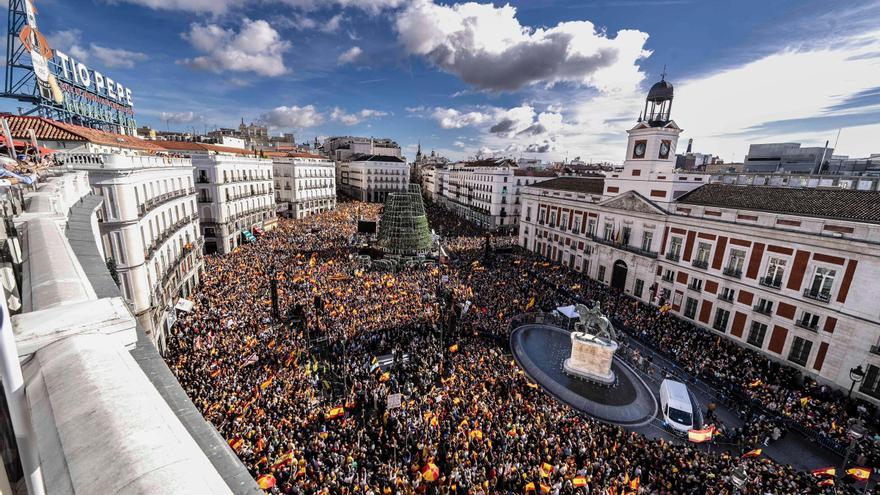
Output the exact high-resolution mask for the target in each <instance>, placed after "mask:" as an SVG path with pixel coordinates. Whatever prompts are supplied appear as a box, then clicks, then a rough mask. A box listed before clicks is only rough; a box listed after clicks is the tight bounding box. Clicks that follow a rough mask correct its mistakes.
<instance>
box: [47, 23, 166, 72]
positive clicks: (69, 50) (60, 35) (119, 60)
mask: <svg viewBox="0 0 880 495" xmlns="http://www.w3.org/2000/svg"><path fill="white" fill-rule="evenodd" d="M49 45H50V46H51V47H52V48H55V49H58V50H61V51H63V52H64V53H66V54H68V55H70V56H72V57H73V58H75V59H76V60H78V61H80V62H83V63H86V62H89V61H90V60H92V59H97V60H98V61H99V63H100V64H102V65H103V66H104V67H110V68H115V67H124V68H126V69H132V68H134V66H135V64H136V63H137V62H143V61H144V60H147V59H148V58H149V56H147V54H146V53H141V52H134V51H130V50H125V49H122V48H107V47H104V46H101V45H99V44H97V43H89V45H88V46H86V45H85V44H84V43H83V41H82V31H80V30H79V29H67V30H63V31H57V32H55V33H54V34H52V35H51V36H49Z"/></svg>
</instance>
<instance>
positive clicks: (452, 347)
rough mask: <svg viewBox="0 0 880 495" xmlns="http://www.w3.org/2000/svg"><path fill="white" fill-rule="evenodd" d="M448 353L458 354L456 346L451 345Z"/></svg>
mask: <svg viewBox="0 0 880 495" xmlns="http://www.w3.org/2000/svg"><path fill="white" fill-rule="evenodd" d="M449 352H452V353H456V352H458V344H452V345H451V346H449Z"/></svg>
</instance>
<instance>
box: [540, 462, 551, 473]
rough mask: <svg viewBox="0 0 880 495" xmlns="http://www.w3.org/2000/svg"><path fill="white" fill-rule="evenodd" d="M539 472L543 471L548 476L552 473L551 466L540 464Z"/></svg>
mask: <svg viewBox="0 0 880 495" xmlns="http://www.w3.org/2000/svg"><path fill="white" fill-rule="evenodd" d="M541 471H544V472H545V473H547V474H550V473H552V472H553V465H552V464H548V463H546V462H545V463H543V464H541Z"/></svg>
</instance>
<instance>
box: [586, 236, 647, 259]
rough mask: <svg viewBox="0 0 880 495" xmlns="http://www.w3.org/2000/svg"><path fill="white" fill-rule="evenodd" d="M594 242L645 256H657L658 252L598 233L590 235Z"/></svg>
mask: <svg viewBox="0 0 880 495" xmlns="http://www.w3.org/2000/svg"><path fill="white" fill-rule="evenodd" d="M589 237H590V239H592V240H593V241H594V242H598V243H599V244H604V245H606V246H611V247H613V248H617V249H622V250H624V251H629V252H631V253H635V254H638V255H640V256H644V257H646V258H655V259H656V258H657V253H656V252H654V251H646V250H644V249H642V248H640V247H636V246H631V245H629V244H627V243H624V242H617V241H613V240H608V239H605V238H604V237H599V236H597V235H591V236H589Z"/></svg>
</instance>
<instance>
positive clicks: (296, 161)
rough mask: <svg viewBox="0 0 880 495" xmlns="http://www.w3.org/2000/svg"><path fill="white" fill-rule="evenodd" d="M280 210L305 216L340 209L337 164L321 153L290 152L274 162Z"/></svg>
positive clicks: (293, 215)
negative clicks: (337, 189)
mask: <svg viewBox="0 0 880 495" xmlns="http://www.w3.org/2000/svg"><path fill="white" fill-rule="evenodd" d="M272 166H273V169H274V171H275V202H276V204H277V205H278V213H279V214H280V215H283V216H285V217H288V218H305V217H307V216H309V215H313V214H315V213H320V212H322V211H330V210H332V209H334V208H336V167H335V165H334V163H333V162H331V161H330V160H328V159H326V158H324V157H323V156H319V155H312V154H309V153H290V154H289V155H288V156H286V157H277V158H274V159H273V162H272Z"/></svg>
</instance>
